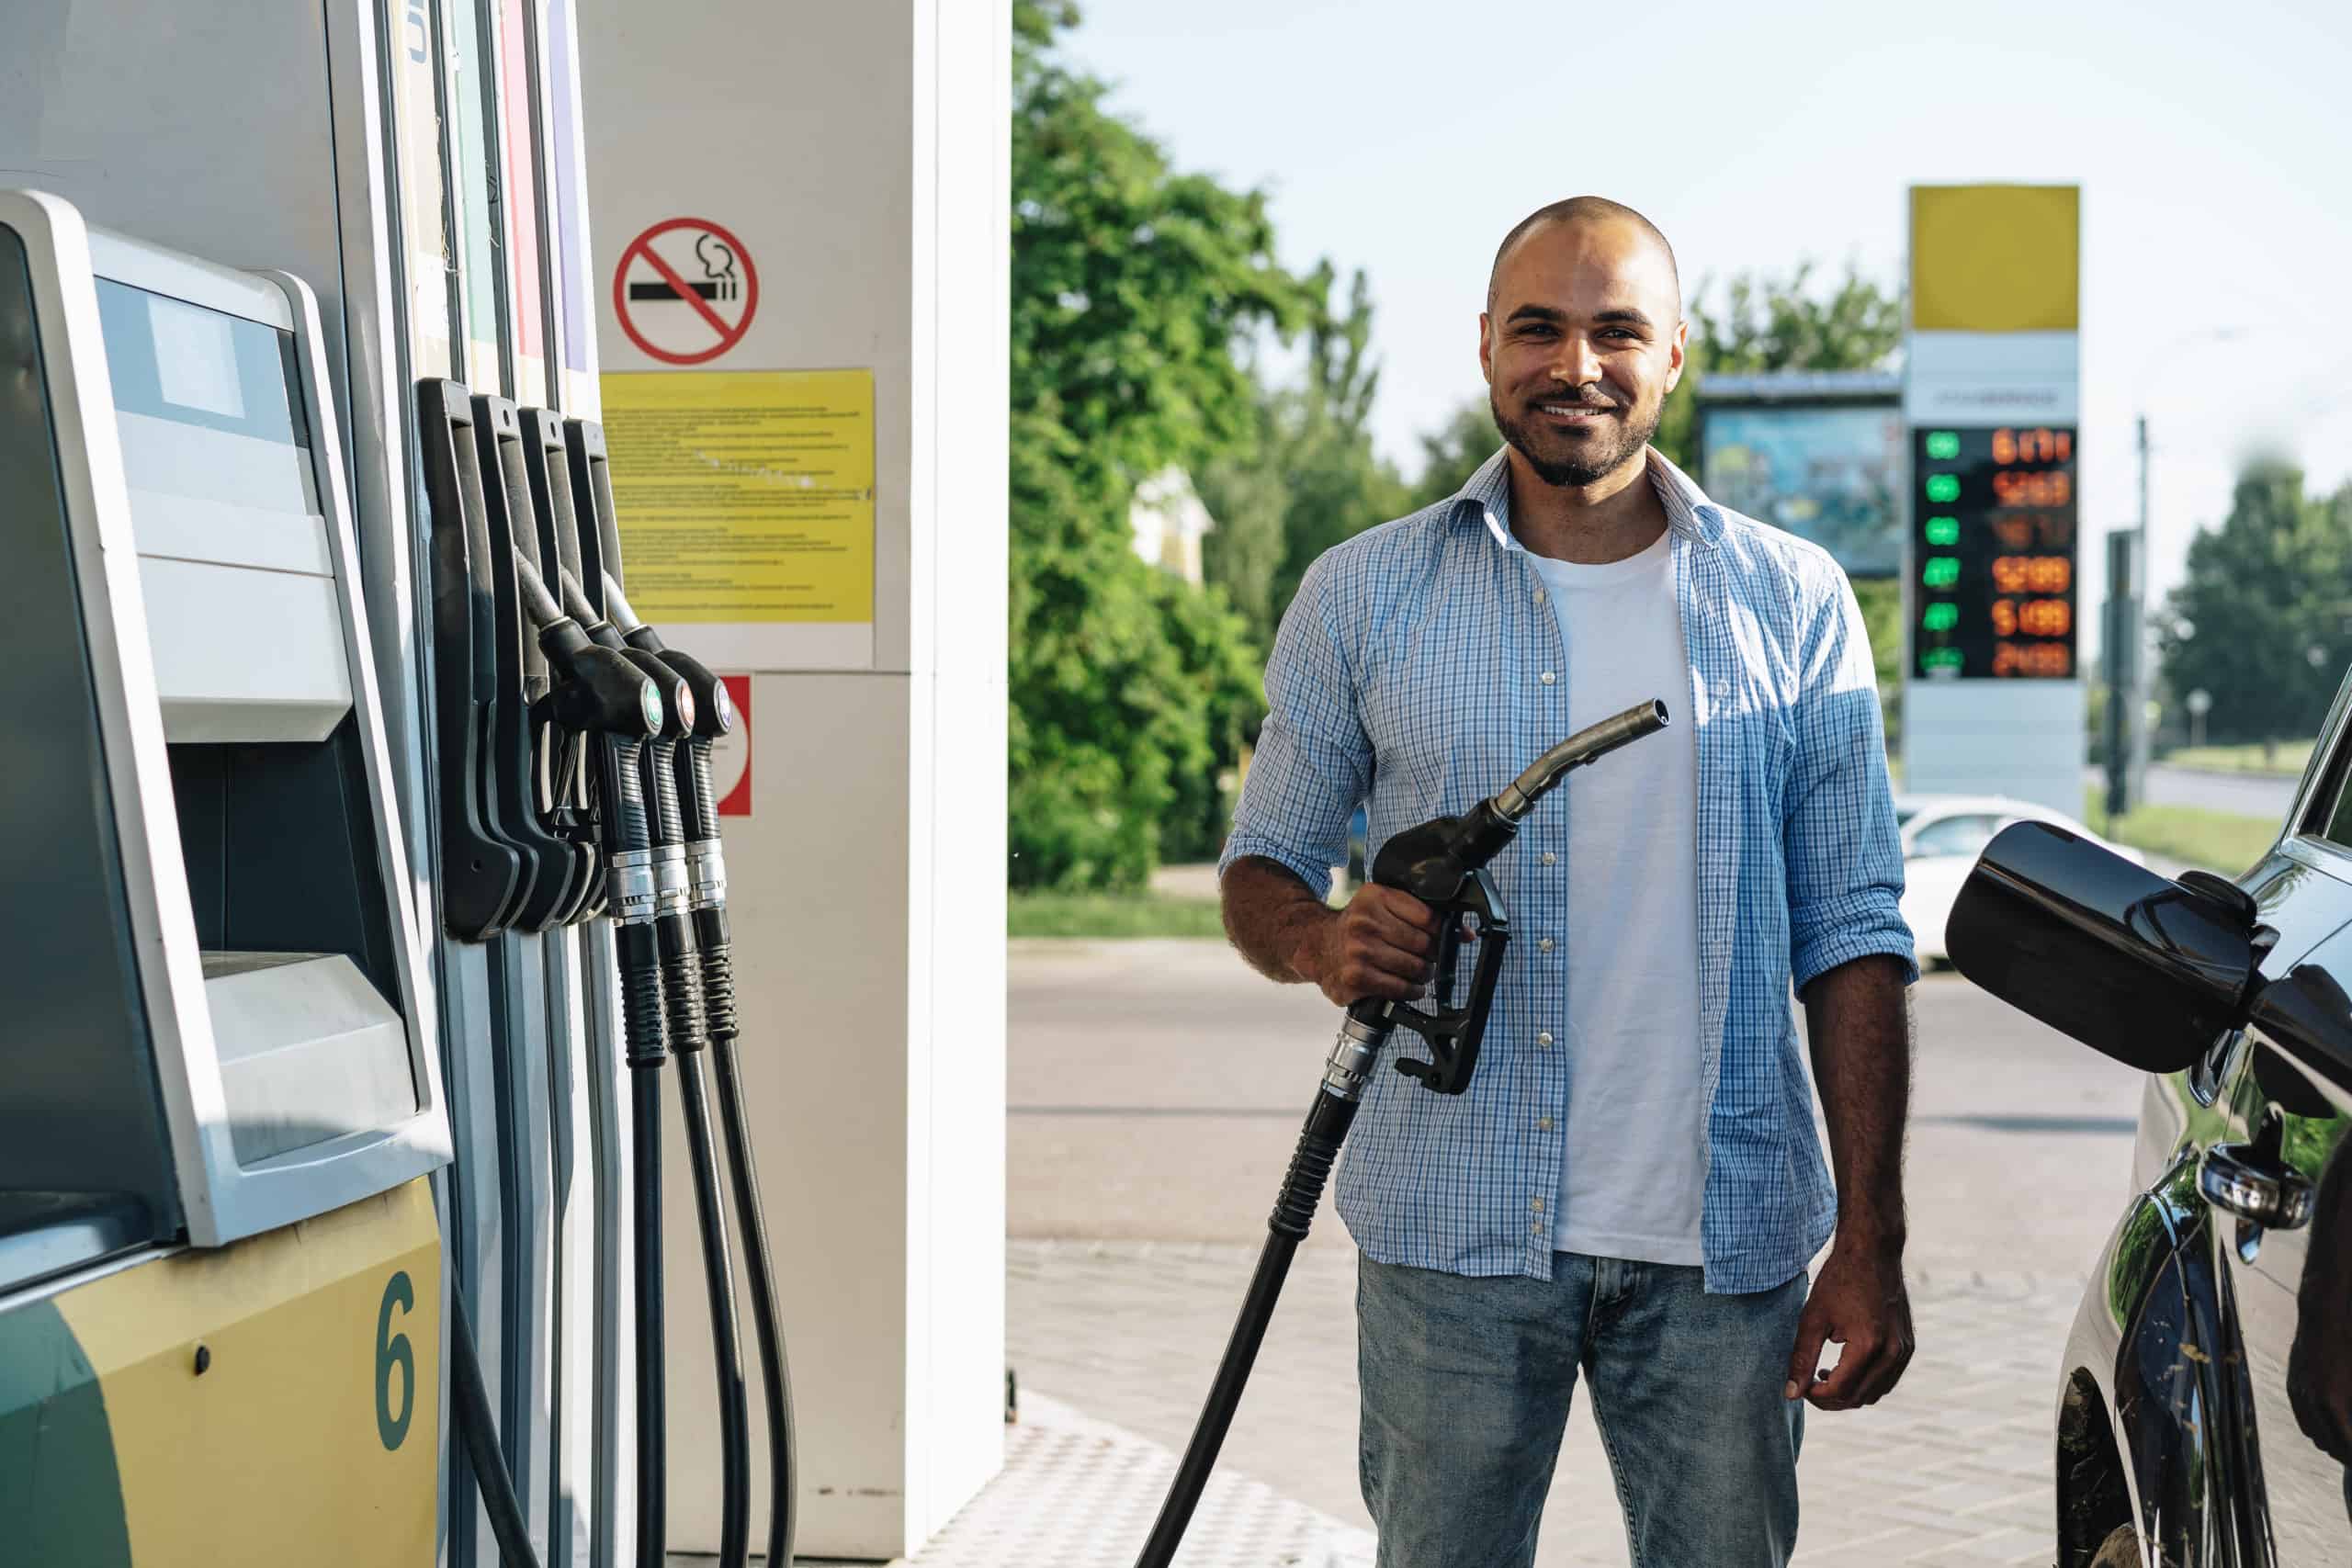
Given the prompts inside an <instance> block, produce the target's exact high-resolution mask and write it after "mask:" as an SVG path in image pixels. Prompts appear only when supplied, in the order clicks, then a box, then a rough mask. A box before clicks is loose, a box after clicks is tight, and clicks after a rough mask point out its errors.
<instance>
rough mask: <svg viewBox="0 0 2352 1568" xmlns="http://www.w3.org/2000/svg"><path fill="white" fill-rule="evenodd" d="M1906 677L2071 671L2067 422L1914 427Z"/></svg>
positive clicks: (2070, 439) (2048, 676) (2010, 676)
mask: <svg viewBox="0 0 2352 1568" xmlns="http://www.w3.org/2000/svg"><path fill="white" fill-rule="evenodd" d="M1911 472H1912V486H1913V490H1912V497H1911V507H1912V510H1911V517H1912V525H1911V526H1912V560H1913V562H1914V563H1915V566H1914V570H1915V571H1916V572H1917V580H1916V581H1915V583H1914V588H1915V592H1914V595H1913V604H1914V608H1915V612H1916V614H1917V624H1916V625H1915V626H1913V628H1912V637H1911V647H1912V671H1913V673H1914V675H1916V676H1917V678H1918V679H1920V680H1924V681H1935V680H1944V681H1953V680H2068V679H2071V678H2072V677H2073V676H2074V674H2075V432H2074V429H2073V427H2071V426H2052V425H2041V426H2033V427H2025V426H2018V425H2002V426H1999V427H1997V428H1994V429H1973V430H1972V429H1943V428H1933V429H1931V428H1921V429H1917V430H1915V431H1913V432H1912V438H1911Z"/></svg>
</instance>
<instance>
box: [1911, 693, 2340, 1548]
mask: <svg viewBox="0 0 2352 1568" xmlns="http://www.w3.org/2000/svg"><path fill="white" fill-rule="evenodd" d="M2346 693H2347V694H2352V684H2347V687H2346ZM2347 706H2352V698H2347V695H2346V694H2339V695H2338V696H2337V698H2336V702H2335V709H2334V711H2333V712H2332V713H2331V715H2330V716H2329V720H2328V725H2327V728H2326V730H2325V731H2324V734H2323V735H2322V737H2321V743H2320V745H2319V746H2318V747H2317V748H2316V749H2315V750H2313V752H2312V764H2311V766H2310V768H2309V769H2308V770H2307V771H2306V772H2305V773H2304V775H2303V781H2302V784H2301V787H2300V788H2299V790H2298V791H2297V795H2296V800H2295V805H2294V807H2293V809H2292V810H2291V812H2290V814H2289V816H2288V818H2287V820H2286V823H2285V825H2284V828H2283V829H2282V831H2281V833H2280V836H2279V839H2278V843H2277V844H2276V846H2275V847H2274V848H2273V849H2272V850H2271V851H2270V852H2269V853H2268V854H2267V856H2265V857H2264V859H2263V861H2262V863H2260V864H2259V865H2256V867H2255V868H2254V869H2253V870H2251V871H2249V872H2247V873H2246V874H2245V875H2243V876H2240V877H2238V878H2236V879H2235V880H2234V881H2231V880H2228V879H2224V878H2222V877H2219V876H2214V875H2211V874H2204V873H2198V872H2190V873H2188V874H2184V875H2182V876H2181V877H2180V878H2178V879H2177V880H2169V879H2166V878H2165V877H2162V876H2159V875H2157V874H2154V873H2153V872H2151V871H2149V870H2146V869H2144V868H2143V867H2140V866H2135V865H2131V864H2130V863H2126V862H2125V861H2123V860H2121V859H2120V858H2118V857H2117V856H2115V855H2114V854H2112V853H2111V852H2109V851H2107V850H2105V849H2103V848H2101V847H2100V846H2098V844H2096V843H2094V842H2091V841H2089V840H2085V839H2083V838H2081V837H2080V836H2078V835H2075V834H2073V833H2070V832H2068V831H2067V830H2066V829H2064V828H2060V827H2055V826H2052V825H2051V824H2048V823H2040V822H2024V823H2018V824H2017V825H2015V826H2013V827H2010V828H2008V829H2005V830H2004V831H2003V832H2002V833H2001V834H2000V836H1999V837H1997V838H1996V839H1995V840H1993V842H1992V843H1991V844H1990V845H1988V846H1987V847H1986V849H1985V852H1984V854H1983V857H1982V858H1981V859H1980V861H1979V862H1978V863H1977V866H1976V869H1975V870H1974V871H1973V873H1972V874H1971V875H1970V879H1969V882H1968V885H1967V886H1966V887H1965V888H1964V889H1963V891H1962V895H1961V897H1960V899H1959V900H1958V902H1957V903H1956V905H1955V906H1954V908H1953V912H1952V917H1951V928H1950V932H1949V942H1948V945H1949V947H1950V949H1951V956H1952V960H1953V962H1954V963H1955V964H1958V966H1959V967H1960V969H1961V971H1962V973H1963V974H1965V975H1967V976H1969V977H1970V978H1972V979H1973V980H1975V981H1976V982H1977V983H1978V984H1980V985H1982V986H1984V987H1986V988H1987V989H1989V990H1991V991H1993V992H1994V993H1995V994H1996V995H1998V996H2000V997H2002V998H2006V999H2007V1000H2008V1001H2010V1002H2012V1003H2014V1004H2016V1005H2017V1006H2018V1007H2020V1008H2022V1009H2024V1010H2027V1011H2029V1012H2030V1013H2032V1014H2034V1015H2035V1016H2036V1017H2038V1018H2041V1020H2043V1021H2045V1022H2048V1023H2050V1024H2052V1025H2053V1026H2054V1027H2056V1028H2058V1029H2061V1030H2063V1031H2064V1032H2066V1033H2068V1034H2071V1035H2073V1036H2074V1037H2075V1039H2077V1040H2081V1041H2083V1042H2084V1043H2086V1044H2089V1045H2092V1046H2094V1047H2095V1048H2097V1049H2098V1050H2100V1051H2103V1052H2105V1053H2106V1054H2108V1055H2111V1056H2115V1057H2117V1058H2118V1059H2120V1060H2122V1061H2125V1062H2128V1063H2130V1064H2131V1065H2132V1066H2138V1067H2141V1068H2143V1069H2144V1070H2146V1071H2147V1072H2148V1073H2149V1075H2150V1076H2149V1077H2148V1081H2147V1085H2146V1090H2145V1094H2144V1097H2143V1102H2142V1110H2141V1115H2140V1124H2139V1134H2138V1141H2137V1145H2136V1147H2135V1149H2134V1152H2133V1156H2132V1172H2131V1189H2132V1195H2131V1200H2130V1201H2129V1203H2128V1204H2127V1205H2126V1206H2125V1207H2124V1209H2123V1212H2122V1213H2121V1214H2120V1216H2119V1218H2118V1221H2117V1224H2116V1226H2115V1230H2114V1234H2113V1235H2112V1236H2111V1238H2110V1239H2109V1242H2108V1244H2107V1247H2106V1248H2105V1250H2104V1251H2102V1252H2101V1254H2100V1255H2099V1258H2098V1265H2097V1267H2096V1268H2095V1269H2094V1270H2093V1272H2092V1276H2091V1282H2090V1286H2089V1288H2088V1289H2087V1290H2086V1292H2085V1293H2084V1297H2083V1303H2082V1306H2081V1308H2080V1310H2079V1311H2078V1312H2077V1314H2075V1325H2074V1329H2073V1332H2072V1333H2071V1334H2070V1336H2069V1337H2068V1339H2067V1343H2066V1351H2065V1359H2064V1363H2063V1367H2062V1370H2061V1377H2060V1387H2059V1391H2058V1411H2057V1431H2056V1443H2055V1450H2056V1453H2055V1461H2056V1470H2057V1494H2058V1497H2057V1503H2058V1506H2057V1550H2056V1553H2055V1558H2056V1562H2057V1563H2058V1565H2059V1568H2134V1565H2137V1568H2157V1565H2162V1568H2272V1565H2278V1568H2307V1565H2312V1568H2316V1565H2319V1564H2346V1563H2352V1480H2347V1472H2346V1463H2347V1461H2352V1201H2347V1198H2346V1189H2347V1187H2352V1156H2347V1155H2346V1153H2345V1148H2346V1136H2345V1134H2346V1127H2347V1114H2348V1113H2352V997H2347V995H2346V992H2347V990H2352V787H2347V784H2352V724H2347V719H2346V710H2347Z"/></svg>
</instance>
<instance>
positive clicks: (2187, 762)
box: [2160, 740, 2312, 779]
mask: <svg viewBox="0 0 2352 1568" xmlns="http://www.w3.org/2000/svg"><path fill="white" fill-rule="evenodd" d="M2311 756H2312V742H2311V741H2309V740H2282V741H2280V742H2279V743H2278V745H2276V746H2274V747H2272V748H2271V749H2270V754H2269V755H2268V756H2267V757H2266V756H2264V755H2263V750H2262V748H2261V747H2259V746H2184V747H2182V748H2180V749H2179V750H2177V751H2168V752H2166V753H2165V755H2164V757H2163V758H2162V759H2160V760H2161V761H2164V762H2165V763H2166V764H2168V765H2170V766H2173V767H2177V768H2203V769H2205V770H2206V771H2207V772H2209V773H2264V774H2267V775H2271V776H2274V777H2278V778H2289V779H2299V778H2301V777H2302V776H2303V764H2304V763H2305V762H2308V761H2311Z"/></svg>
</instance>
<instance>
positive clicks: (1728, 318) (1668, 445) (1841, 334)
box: [1654, 262, 1903, 686]
mask: <svg viewBox="0 0 2352 1568" xmlns="http://www.w3.org/2000/svg"><path fill="white" fill-rule="evenodd" d="M1812 283H1813V264H1812V263H1811V262H1804V263H1801V264H1800V265H1798V267H1797V269H1796V271H1795V272H1793V273H1792V274H1790V275H1789V276H1787V277H1774V276H1770V275H1769V274H1758V273H1741V274H1739V275H1738V276H1735V277H1734V278H1732V279H1731V281H1730V282H1729V283H1727V284H1725V285H1724V289H1723V302H1722V304H1721V305H1720V306H1717V305H1714V304H1712V303H1710V301H1711V300H1712V299H1713V294H1714V284H1713V279H1705V280H1702V282H1701V283H1700V285H1699V287H1698V289H1697V290H1696V291H1695V292H1694V293H1693V294H1692V295H1691V303H1690V308H1689V312H1688V313H1689V315H1690V318H1691V357H1690V362H1689V364H1688V366H1687V367H1685V370H1684V373H1683V377H1682V382H1681V384H1680V385H1679V386H1678V387H1676V388H1675V389H1674V391H1673V392H1672V393H1671V394H1670V395H1669V396H1668V398H1667V400H1666V408H1665V411H1664V412H1662V413H1661V414H1660V416H1659V419H1658V427H1657V437H1656V439H1655V442H1654V445H1656V446H1657V449H1658V450H1659V451H1661V452H1663V453H1665V454H1666V455H1667V456H1668V457H1671V458H1672V459H1674V461H1675V462H1676V463H1677V464H1679V466H1680V467H1681V468H1684V469H1685V470H1686V471H1688V472H1691V473H1694V474H1695V473H1697V472H1698V469H1699V445H1698V409H1699V398H1698V393H1699V386H1700V383H1702V381H1704V380H1705V379H1706V377H1707V373H1708V372H1709V371H1721V372H1722V373H1724V374H1725V375H1754V374H1756V373H1758V372H1760V371H1767V370H1869V369H1872V368H1875V367H1878V366H1881V365H1883V364H1885V363H1886V362H1887V359H1888V358H1889V356H1890V355H1893V354H1894V351H1895V350H1896V349H1897V348H1899V347H1901V346H1902V344H1903V297H1902V295H1901V294H1899V293H1891V292H1888V291H1886V290H1884V289H1882V288H1879V286H1878V285H1877V284H1875V283H1873V282H1871V280H1870V279H1869V278H1866V277H1864V276H1861V275H1860V273H1858V272H1856V271H1855V270H1854V268H1853V266H1852V265H1851V264H1850V263H1849V264H1848V265H1847V268H1846V271H1845V274H1844V276H1842V277H1840V278H1839V279H1838V286H1837V287H1836V288H1833V289H1831V290H1830V291H1829V292H1828V293H1827V294H1826V295H1825V294H1822V293H1820V292H1819V291H1818V290H1816V289H1815V288H1813V287H1812ZM1871 646H1872V648H1873V649H1875V648H1876V647H1877V646H1878V645H1877V644H1876V643H1875V642H1873V643H1872V644H1871ZM1894 658H1895V660H1896V661H1897V662H1899V661H1900V660H1901V658H1902V653H1901V649H1900V647H1899V646H1898V648H1897V649H1896V652H1895V655H1894ZM1895 674H1896V675H1897V676H1899V674H1900V671H1895ZM1888 679H1889V674H1888V669H1887V668H1885V667H1883V668H1882V669H1881V670H1880V671H1879V682H1880V684H1881V685H1882V686H1883V685H1884V684H1885V683H1886V682H1887V680H1888Z"/></svg>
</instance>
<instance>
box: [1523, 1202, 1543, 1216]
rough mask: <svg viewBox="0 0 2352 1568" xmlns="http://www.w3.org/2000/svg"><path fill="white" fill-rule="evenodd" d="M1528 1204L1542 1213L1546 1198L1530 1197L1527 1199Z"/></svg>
mask: <svg viewBox="0 0 2352 1568" xmlns="http://www.w3.org/2000/svg"><path fill="white" fill-rule="evenodd" d="M1527 1206H1528V1207H1529V1208H1531V1209H1532V1210H1534V1211H1535V1212H1536V1213H1539V1214H1540V1213H1543V1212H1544V1200H1543V1199H1541V1198H1530V1199H1529V1200H1528V1201H1527Z"/></svg>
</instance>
